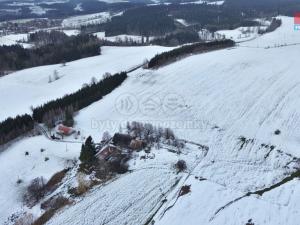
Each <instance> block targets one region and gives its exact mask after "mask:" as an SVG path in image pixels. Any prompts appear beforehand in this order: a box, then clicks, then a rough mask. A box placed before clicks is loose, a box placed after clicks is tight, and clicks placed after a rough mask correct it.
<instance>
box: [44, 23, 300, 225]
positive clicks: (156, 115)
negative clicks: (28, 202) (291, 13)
mask: <svg viewBox="0 0 300 225" xmlns="http://www.w3.org/2000/svg"><path fill="white" fill-rule="evenodd" d="M291 21H292V19H291V18H283V27H281V28H279V29H278V30H277V31H275V32H274V33H270V34H267V35H265V36H263V37H261V38H258V39H256V40H255V41H254V43H255V44H256V43H259V44H261V46H266V45H269V44H271V43H272V44H275V43H278V44H279V43H287V44H293V43H296V42H298V40H300V33H295V32H294V30H293V27H290V25H291ZM287 32H288V33H287ZM289 34H290V36H289ZM287 37H288V38H287ZM270 42H271V43H270ZM254 43H252V42H248V43H247V44H249V45H254ZM299 50H300V46H297V45H296V46H285V47H281V48H269V49H265V48H244V47H236V48H233V49H227V50H221V51H216V52H211V53H207V54H202V55H196V56H191V57H188V58H186V59H183V60H181V61H179V62H177V63H173V64H171V65H168V66H166V67H164V68H161V69H159V70H154V71H151V70H149V71H147V70H146V71H145V70H139V71H136V72H135V73H134V74H131V77H130V79H128V80H127V81H126V82H125V83H124V85H123V86H122V87H121V88H118V89H117V90H116V91H114V92H113V93H112V94H111V95H109V96H107V97H105V98H104V99H103V100H102V101H100V102H98V103H95V104H93V105H91V106H90V107H88V108H86V109H85V110H82V111H81V112H80V114H79V115H78V116H77V117H76V121H77V126H78V127H80V128H81V129H83V130H86V132H89V133H92V134H93V135H94V137H95V138H97V137H98V136H99V133H101V131H103V130H105V129H108V128H109V127H110V128H111V130H117V129H118V126H117V124H119V123H123V122H124V121H127V120H130V119H132V120H141V121H150V122H153V123H165V124H166V126H167V125H170V126H171V127H172V121H177V122H178V121H179V122H178V123H177V124H176V125H177V128H178V129H177V130H176V131H177V134H178V136H180V137H183V138H186V139H189V140H194V141H197V142H199V143H202V144H206V145H207V146H209V149H210V150H209V152H208V155H207V156H206V157H205V158H204V159H203V160H202V161H201V162H200V163H199V164H198V166H197V167H196V168H195V169H194V170H193V171H192V172H191V175H190V176H189V178H188V179H187V181H186V182H185V183H186V184H188V185H191V193H189V194H187V195H186V196H182V197H180V198H179V199H178V200H177V202H176V203H175V204H174V206H172V207H171V205H173V203H174V202H173V201H172V200H170V201H168V202H167V203H166V204H165V206H163V207H162V208H161V210H160V211H159V212H158V213H157V214H156V216H155V217H154V220H155V221H156V223H157V224H163V225H168V224H183V223H186V222H187V221H188V223H189V224H199V223H201V224H221V223H222V224H230V225H232V224H246V223H247V221H253V223H254V224H278V225H279V224H280V225H282V224H291V225H294V224H295V221H296V218H297V217H298V216H299V213H300V212H299V211H298V210H296V208H298V207H299V206H298V204H299V203H298V202H299V200H300V199H299V194H300V193H299V191H297V189H299V181H298V179H294V180H292V181H290V182H287V183H284V184H282V185H280V186H279V187H277V188H274V189H273V190H270V191H268V190H266V192H265V193H263V194H262V196H259V195H258V194H255V191H261V190H264V189H265V188H266V187H270V186H272V185H274V184H276V183H278V182H280V181H282V180H283V179H284V178H285V177H288V176H289V175H288V174H290V173H291V172H292V171H294V169H295V168H299V156H300V152H299V144H300V143H299V140H300V139H299V135H300V132H299V131H300V128H299V127H300V126H299V125H300V119H299V118H300V117H299V109H298V106H299V104H300V102H299V97H298V96H299V94H300V93H299V89H298V88H297V86H298V84H299V82H300V80H299V77H298V76H297V57H296V55H297V54H298V52H299ZM274 65H276V68H274ZM147 93H150V94H151V95H150V98H155V99H156V100H157V99H161V102H162V103H161V108H159V107H160V105H159V104H158V105H157V107H158V109H156V110H154V111H151V110H150V111H147V110H146V111H143V108H142V107H143V105H142V107H139V108H138V109H137V110H136V112H135V113H133V114H132V115H130V116H126V115H125V114H124V112H122V111H120V110H118V109H117V108H116V107H112V103H115V102H117V101H118V97H119V96H124V95H125V94H131V95H132V96H135V97H136V99H137V101H138V102H139V101H142V100H143V99H144V97H143V96H145V95H147ZM168 93H172V94H174V93H176V94H177V95H178V98H183V99H184V104H180V105H178V107H179V110H178V111H176V113H175V114H174V113H173V112H172V111H164V110H163V107H164V105H163V104H164V103H163V102H164V100H163V99H164V97H165V96H166V95H167V94H168ZM151 96H152V97H151ZM179 96H180V97H179ZM158 101H159V100H158ZM139 106H141V105H139ZM91 120H92V121H93V122H92V123H93V124H94V127H93V128H94V129H92V130H91ZM95 121H96V122H95ZM97 121H98V122H99V123H97ZM102 121H111V123H110V124H107V123H101V122H102ZM116 121H117V122H116ZM190 121H193V122H194V123H193V124H192V126H194V127H188V128H186V127H187V126H186V125H187V123H188V122H190ZM180 122H181V123H180ZM107 125H108V126H107ZM103 126H105V127H103ZM174 127H175V128H176V126H174ZM174 127H173V128H174ZM276 129H279V130H280V131H281V134H280V135H275V134H274V131H275V130H276ZM199 177H202V178H203V179H200V180H199V179H197V178H199ZM133 180H134V179H133ZM100 192H101V190H99V193H98V194H100ZM247 194H248V195H249V196H247ZM95 195H96V193H95ZM90 198H92V197H90ZM239 198H240V200H239ZM235 200H236V202H235ZM89 201H90V200H89V199H86V200H84V201H83V202H82V203H80V204H78V206H76V208H72V207H71V208H70V209H67V210H66V211H64V212H63V213H61V214H60V215H58V216H57V217H56V218H55V219H53V221H52V222H51V223H50V224H74V223H75V224H76V223H79V224H80V222H81V223H82V222H83V221H84V218H82V217H78V216H76V217H75V218H74V217H72V216H70V215H73V216H74V215H76V214H77V212H78V211H77V212H76V210H77V209H79V208H81V207H82V208H84V205H85V204H88V205H92V207H96V208H98V207H101V205H102V204H105V203H102V202H101V201H96V202H95V203H93V204H91V202H89ZM117 202H118V201H113V202H111V205H114V204H118V203H117ZM169 206H170V208H169V209H168V207H169ZM167 209H168V210H167ZM108 210H112V211H109V212H111V213H112V212H114V210H113V209H108ZM123 210H124V209H123ZM145 211H147V210H145ZM125 212H126V211H125ZM94 213H96V215H97V216H98V217H100V218H99V219H98V220H97V221H101V220H102V219H101V216H102V215H103V214H101V213H99V214H98V213H97V212H95V211H94ZM107 213H108V212H107ZM108 214H109V213H108ZM96 215H95V214H92V215H91V216H92V217H95V216H96ZM124 215H125V214H124ZM86 216H87V217H89V215H86ZM103 216H104V217H106V216H105V215H103ZM125 218H127V217H126V216H124V218H123V219H124V223H123V224H135V223H134V222H132V221H131V220H130V218H129V219H128V220H126V219H125ZM102 221H103V220H102ZM156 223H155V224H156ZM91 224H92V223H91Z"/></svg>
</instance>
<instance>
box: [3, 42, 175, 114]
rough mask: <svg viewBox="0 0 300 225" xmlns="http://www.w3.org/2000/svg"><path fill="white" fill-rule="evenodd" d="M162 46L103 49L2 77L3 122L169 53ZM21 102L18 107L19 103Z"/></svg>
mask: <svg viewBox="0 0 300 225" xmlns="http://www.w3.org/2000/svg"><path fill="white" fill-rule="evenodd" d="M168 49H170V48H165V47H160V46H146V47H103V48H102V55H99V56H94V57H90V58H85V59H81V60H77V61H73V62H69V63H67V64H66V66H62V65H61V64H57V65H49V66H41V67H35V68H31V69H25V70H21V71H18V72H16V73H12V74H10V75H9V76H4V77H1V78H0V92H1V100H0V109H1V110H0V120H4V119H5V118H7V117H8V116H15V115H17V114H23V113H29V112H30V106H31V105H32V106H37V105H40V104H43V103H45V102H47V101H49V100H53V99H56V98H58V97H62V96H63V95H65V94H67V93H71V92H74V91H77V90H78V89H80V88H81V87H82V85H83V84H84V83H89V82H90V81H91V78H92V77H95V78H96V79H101V78H102V76H103V74H104V73H106V72H109V73H112V74H113V73H117V72H120V71H125V70H127V69H130V68H131V67H133V66H137V65H140V64H141V63H143V61H144V59H145V58H148V59H149V58H151V57H153V56H154V55H155V54H157V53H159V52H162V51H167V50H168ZM55 70H56V71H57V72H58V75H59V76H60V79H58V80H56V81H52V82H51V83H49V76H50V77H52V80H53V73H54V71H55ZM16 102H18V104H16Z"/></svg>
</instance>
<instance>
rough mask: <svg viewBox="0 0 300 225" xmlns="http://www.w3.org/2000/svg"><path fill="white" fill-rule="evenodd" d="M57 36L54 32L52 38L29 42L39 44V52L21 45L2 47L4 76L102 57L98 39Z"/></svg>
mask: <svg viewBox="0 0 300 225" xmlns="http://www.w3.org/2000/svg"><path fill="white" fill-rule="evenodd" d="M54 34H56V35H57V33H56V32H53V31H52V32H50V33H48V34H45V33H44V32H39V33H38V34H33V35H31V36H30V38H29V39H30V40H32V41H36V42H37V43H38V47H37V48H31V49H25V48H24V47H22V46H20V45H12V46H0V73H1V72H2V73H4V72H5V71H15V70H20V69H25V68H29V67H35V66H42V65H48V64H57V63H61V62H63V61H73V60H77V59H81V58H84V57H90V56H95V55H98V54H100V53H101V51H100V41H99V40H98V38H97V37H95V36H92V35H86V34H85V35H78V36H71V37H67V36H65V35H63V34H60V35H59V36H56V35H54ZM46 37H47V38H46ZM54 37H55V38H54ZM62 37H63V38H62ZM58 40H59V41H58Z"/></svg>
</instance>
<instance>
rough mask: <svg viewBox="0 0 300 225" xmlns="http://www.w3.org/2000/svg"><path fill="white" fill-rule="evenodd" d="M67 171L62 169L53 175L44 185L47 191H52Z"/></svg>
mask: <svg viewBox="0 0 300 225" xmlns="http://www.w3.org/2000/svg"><path fill="white" fill-rule="evenodd" d="M68 171H69V169H64V170H62V171H59V172H57V173H55V174H54V175H53V176H52V177H51V178H50V180H49V181H48V182H47V184H46V189H47V191H54V190H55V189H56V188H57V186H58V184H59V183H60V182H61V181H62V179H63V178H64V177H65V176H66V174H67V172H68Z"/></svg>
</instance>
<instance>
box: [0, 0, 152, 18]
mask: <svg viewBox="0 0 300 225" xmlns="http://www.w3.org/2000/svg"><path fill="white" fill-rule="evenodd" d="M29 2H31V1H29ZM35 2H36V4H37V5H38V6H40V7H41V8H44V9H48V10H45V13H44V14H34V13H32V10H31V9H30V5H26V4H24V5H12V4H11V1H10V0H7V1H0V9H1V10H0V21H7V20H15V19H25V18H49V19H53V18H65V17H68V16H74V15H80V14H82V15H83V14H90V13H98V12H105V11H106V12H108V11H109V12H122V11H124V10H126V9H130V8H134V7H138V6H143V5H145V4H146V3H147V2H148V3H149V2H150V1H147V0H138V1H135V2H125V1H124V2H115V3H107V2H105V1H98V0H71V1H57V2H53V3H52V4H47V3H46V2H43V1H41V2H40V3H38V1H35ZM78 5H80V8H81V10H76V9H75V8H76V6H78ZM15 10H17V11H18V13H16V12H15Z"/></svg>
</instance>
